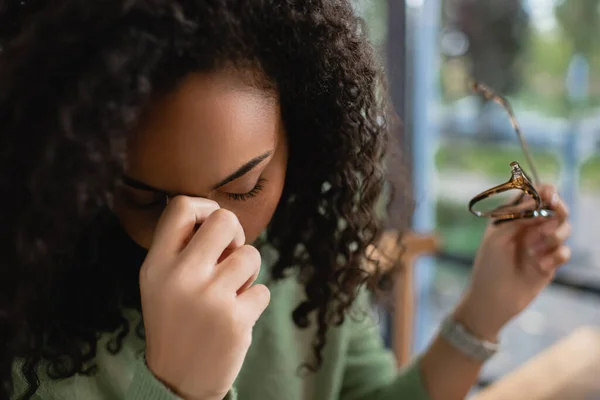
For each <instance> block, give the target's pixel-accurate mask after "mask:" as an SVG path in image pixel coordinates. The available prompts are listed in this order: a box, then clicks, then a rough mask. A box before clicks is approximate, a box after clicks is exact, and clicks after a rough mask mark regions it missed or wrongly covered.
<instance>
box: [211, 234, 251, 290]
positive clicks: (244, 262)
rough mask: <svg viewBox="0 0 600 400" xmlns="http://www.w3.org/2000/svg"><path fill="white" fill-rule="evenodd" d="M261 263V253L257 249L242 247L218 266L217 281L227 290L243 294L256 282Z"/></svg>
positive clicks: (247, 246)
mask: <svg viewBox="0 0 600 400" xmlns="http://www.w3.org/2000/svg"><path fill="white" fill-rule="evenodd" d="M260 263H261V256H260V252H259V251H258V250H257V249H256V248H255V247H253V246H250V245H245V246H242V247H240V248H239V249H236V250H235V251H233V252H232V253H231V254H230V255H229V256H228V257H227V258H226V259H225V260H223V261H222V262H221V263H220V264H219V265H218V266H217V276H216V280H217V281H218V282H219V284H221V285H223V286H224V288H225V290H234V291H235V292H236V293H242V292H243V291H245V290H246V289H247V288H248V287H250V285H252V284H253V283H254V281H256V278H257V277H258V274H259V272H260Z"/></svg>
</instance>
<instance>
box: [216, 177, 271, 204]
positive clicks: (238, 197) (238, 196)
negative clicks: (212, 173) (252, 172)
mask: <svg viewBox="0 0 600 400" xmlns="http://www.w3.org/2000/svg"><path fill="white" fill-rule="evenodd" d="M266 181H267V180H266V179H264V178H260V179H259V180H258V182H256V185H255V186H254V187H253V188H252V190H250V191H249V192H246V193H225V195H226V196H227V197H228V198H229V199H230V200H234V201H246V200H248V199H251V198H253V197H256V196H257V195H258V194H259V193H260V191H261V190H262V189H263V188H264V186H265V182H266Z"/></svg>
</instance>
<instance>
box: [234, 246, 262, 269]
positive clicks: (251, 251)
mask: <svg viewBox="0 0 600 400" xmlns="http://www.w3.org/2000/svg"><path fill="white" fill-rule="evenodd" d="M238 251H239V253H240V254H239V256H240V257H242V258H243V259H244V260H245V261H246V262H249V263H251V264H254V265H257V266H258V267H260V263H261V261H262V257H261V255H260V252H259V251H258V249H257V248H256V247H254V246H251V245H249V244H246V245H244V246H242V247H240V249H239V250H238Z"/></svg>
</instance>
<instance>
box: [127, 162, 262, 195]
mask: <svg viewBox="0 0 600 400" xmlns="http://www.w3.org/2000/svg"><path fill="white" fill-rule="evenodd" d="M272 154H273V151H272V150H270V151H267V152H266V153H264V154H262V155H260V156H258V157H254V158H253V159H252V160H250V161H248V162H247V163H245V164H244V165H242V166H241V167H240V168H238V169H237V170H236V171H235V172H234V173H232V174H231V175H229V176H228V177H226V178H225V179H223V180H221V181H220V182H218V183H217V184H215V185H213V186H212V190H216V189H219V188H220V187H223V186H225V185H227V184H228V183H230V182H233V181H235V180H236V179H238V178H241V177H242V176H244V175H246V174H247V173H248V172H250V171H252V170H253V169H254V168H256V166H257V165H259V164H260V163H261V162H263V161H264V160H265V159H267V158H268V157H270V156H271V155H272ZM121 179H122V181H123V183H124V184H126V185H127V186H129V187H132V188H134V189H138V190H145V191H149V192H156V193H160V194H165V195H168V196H170V197H172V196H174V195H175V194H174V193H169V192H167V191H165V190H162V189H158V188H155V187H154V186H150V185H148V184H147V183H144V182H141V181H138V180H137V179H135V178H132V177H130V176H128V175H123V177H122V178H121Z"/></svg>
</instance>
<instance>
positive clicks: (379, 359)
mask: <svg viewBox="0 0 600 400" xmlns="http://www.w3.org/2000/svg"><path fill="white" fill-rule="evenodd" d="M265 270H266V268H263V271H265ZM261 272H262V271H261ZM266 275H267V273H261V276H260V277H259V279H258V280H259V281H261V282H263V283H265V284H267V286H269V288H270V290H271V303H270V305H269V307H268V308H267V309H266V311H265V312H264V313H263V315H262V316H261V318H260V319H259V321H258V322H257V323H256V325H255V327H254V331H253V342H252V346H251V347H250V350H249V352H248V354H247V356H246V359H245V361H244V365H243V367H242V370H241V373H240V374H239V375H238V378H237V380H236V382H235V384H234V387H233V389H232V391H231V392H230V394H229V395H228V396H227V397H228V399H231V400H233V399H239V400H271V399H272V400H334V399H341V400H403V399H406V400H427V398H428V396H427V393H426V392H425V389H424V387H423V382H422V380H421V377H420V373H419V370H418V366H417V363H414V364H413V365H411V366H410V367H408V368H407V369H406V370H404V371H402V372H398V371H397V369H396V367H395V361H394V357H393V355H392V353H391V352H389V351H388V350H386V349H385V348H384V346H383V343H382V340H381V338H380V334H379V329H378V326H377V324H376V322H375V319H374V318H373V315H372V314H371V313H369V312H368V310H369V304H368V301H367V300H368V299H367V297H366V296H362V297H361V298H360V299H359V301H357V303H356V306H355V308H354V310H353V312H352V313H351V314H350V317H349V318H347V319H346V320H345V322H344V323H343V324H342V325H341V326H339V327H335V328H331V329H330V330H329V334H328V337H327V344H326V346H325V349H324V353H323V364H322V366H321V368H320V369H319V370H318V371H317V372H316V373H305V372H303V370H300V368H299V367H300V366H301V365H302V364H303V363H304V362H306V361H309V360H311V356H312V347H311V341H312V339H313V337H314V332H315V331H314V324H311V327H310V328H308V329H303V330H301V329H298V328H297V327H296V326H295V325H294V323H293V321H292V318H291V315H292V310H293V309H294V308H295V307H296V306H297V305H298V303H299V301H300V300H301V299H302V293H303V291H302V288H301V286H300V285H298V284H297V283H296V281H295V279H292V278H288V279H285V280H282V281H278V282H270V281H267V279H265V276H266ZM126 317H128V318H129V320H130V321H131V323H132V326H136V325H137V322H138V321H139V318H140V316H139V314H138V313H136V312H129V311H127V312H126ZM182 328H183V329H184V327H182ZM132 331H133V329H132ZM108 340H109V337H106V336H105V337H102V338H101V339H100V343H99V346H98V352H97V357H96V364H97V366H98V369H97V373H96V374H95V375H93V376H79V375H78V376H75V377H72V378H68V379H65V380H61V381H56V380H51V379H49V378H48V377H47V376H46V375H45V373H44V371H45V368H43V366H41V367H40V368H39V372H38V374H39V376H40V388H39V389H38V391H37V393H36V395H35V396H34V399H39V400H50V399H61V400H71V399H73V400H75V399H77V400H97V399H126V400H176V399H178V397H177V396H175V395H174V394H172V393H171V392H170V391H169V390H168V389H167V388H166V387H164V386H163V385H162V384H161V383H160V382H159V381H158V380H156V379H155V377H154V376H153V375H152V373H151V372H150V371H149V370H148V368H147V367H146V366H145V363H144V362H143V359H144V357H143V352H144V342H143V340H141V339H139V338H138V337H137V336H136V335H135V334H134V333H131V334H130V335H129V336H128V337H127V338H126V339H125V341H124V343H123V348H122V350H121V351H120V352H119V353H117V354H116V355H112V354H110V353H109V352H107V351H106V342H107V341H108ZM19 366H20V365H19V363H18V362H17V363H15V367H14V374H13V375H14V380H15V398H16V395H18V394H20V393H23V391H24V390H25V388H26V386H25V381H24V379H23V377H22V376H21V374H20V373H19V371H20V369H19Z"/></svg>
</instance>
